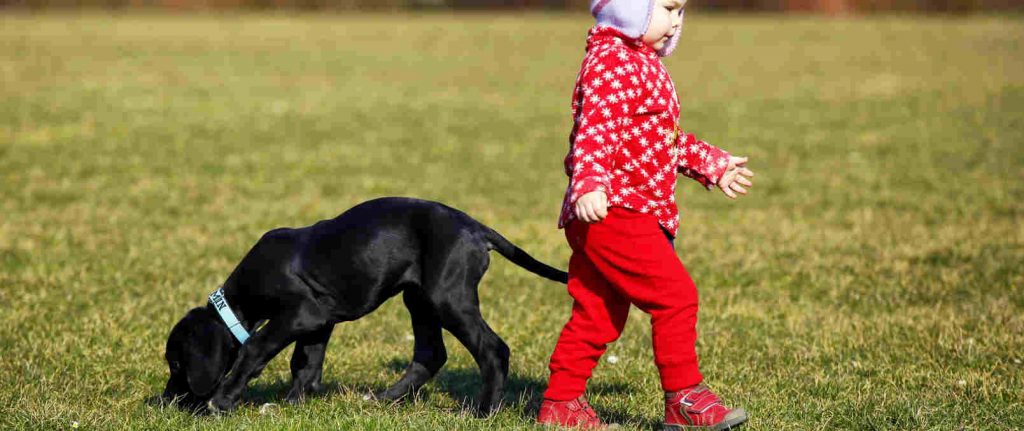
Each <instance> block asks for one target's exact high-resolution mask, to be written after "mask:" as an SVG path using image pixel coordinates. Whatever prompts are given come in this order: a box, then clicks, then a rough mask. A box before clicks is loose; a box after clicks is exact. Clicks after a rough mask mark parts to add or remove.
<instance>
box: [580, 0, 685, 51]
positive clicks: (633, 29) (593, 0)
mask: <svg viewBox="0 0 1024 431" xmlns="http://www.w3.org/2000/svg"><path fill="white" fill-rule="evenodd" d="M653 11H654V0H590V14H591V15H594V18H596V19H597V25H599V26H608V27H612V28H614V29H616V30H618V31H620V32H622V34H624V35H626V37H631V38H634V39H640V38H642V37H643V36H644V33H647V27H649V26H650V24H651V13H652V12H653ZM681 31H682V28H680V29H679V31H676V34H674V35H672V37H671V38H670V39H669V40H668V41H667V42H665V46H663V47H662V48H661V49H659V50H658V55H660V56H662V57H665V56H668V55H669V54H671V53H672V51H673V50H675V49H676V44H677V43H678V42H679V33H680V32H681Z"/></svg>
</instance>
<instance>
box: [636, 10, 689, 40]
mask: <svg viewBox="0 0 1024 431" xmlns="http://www.w3.org/2000/svg"><path fill="white" fill-rule="evenodd" d="M684 6H686V0H654V10H653V11H651V23H650V24H649V25H648V26H647V33H644V38H643V40H644V43H646V44H647V46H650V47H651V48H654V49H656V50H657V49H661V48H662V47H664V46H665V43H667V42H668V40H669V39H671V38H672V36H674V35H675V34H676V32H677V31H679V28H680V27H681V26H682V25H683V7H684Z"/></svg>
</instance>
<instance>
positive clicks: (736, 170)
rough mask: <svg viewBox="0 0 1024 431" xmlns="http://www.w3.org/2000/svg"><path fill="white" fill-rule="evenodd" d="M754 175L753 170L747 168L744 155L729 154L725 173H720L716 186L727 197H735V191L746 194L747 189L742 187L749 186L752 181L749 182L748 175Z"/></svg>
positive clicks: (751, 184)
mask: <svg viewBox="0 0 1024 431" xmlns="http://www.w3.org/2000/svg"><path fill="white" fill-rule="evenodd" d="M753 176H754V172H753V171H751V170H750V169H747V158H746V157H733V156H729V167H728V168H726V169H725V173H724V174H722V178H719V179H718V188H719V189H721V190H722V193H725V195H726V196H728V197H729V199H736V198H737V197H739V196H737V195H736V193H739V194H741V195H745V194H747V189H745V188H743V187H744V186H746V187H751V186H753V185H754V183H752V182H750V177H753Z"/></svg>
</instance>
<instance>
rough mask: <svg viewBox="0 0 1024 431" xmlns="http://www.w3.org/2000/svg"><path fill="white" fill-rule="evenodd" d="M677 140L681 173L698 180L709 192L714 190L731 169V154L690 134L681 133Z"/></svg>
mask: <svg viewBox="0 0 1024 431" xmlns="http://www.w3.org/2000/svg"><path fill="white" fill-rule="evenodd" d="M677 139H678V140H679V141H678V146H677V148H679V173H681V174H683V175H685V176H687V177H690V178H693V179H694V180H697V182H699V183H701V185H703V186H704V187H706V188H707V189H708V190H711V189H712V188H714V187H715V184H718V179H719V178H721V177H722V174H724V173H725V170H726V168H728V167H729V156H730V154H729V152H727V151H725V150H723V149H721V148H718V147H716V146H714V145H711V144H709V143H707V142H704V141H701V140H698V139H697V138H696V137H694V136H693V135H692V134H689V133H680V134H679V137H678V138H677Z"/></svg>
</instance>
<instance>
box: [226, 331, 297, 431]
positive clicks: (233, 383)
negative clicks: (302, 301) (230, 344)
mask: <svg viewBox="0 0 1024 431" xmlns="http://www.w3.org/2000/svg"><path fill="white" fill-rule="evenodd" d="M295 322H296V318H294V317H291V318H289V317H281V318H276V319H271V320H270V322H268V323H267V324H266V326H264V327H263V329H260V331H259V332H257V333H256V334H253V336H252V337H250V338H249V340H248V341H246V343H245V344H244V345H242V348H241V349H240V350H239V352H238V358H237V359H235V364H234V365H233V366H232V367H231V370H230V371H229V372H228V374H227V376H226V377H225V378H224V381H223V382H222V383H221V385H220V386H219V387H218V388H217V390H216V391H215V392H214V393H213V397H212V398H210V401H209V402H208V403H207V407H208V408H209V409H210V411H211V412H213V413H217V412H222V411H228V410H231V409H233V408H234V407H235V405H236V404H238V400H239V399H240V398H241V396H242V392H243V391H245V387H246V385H247V384H248V383H249V380H251V379H252V378H253V377H255V376H256V375H259V373H260V372H261V371H263V368H264V367H266V366H267V363H268V362H270V360H271V359H272V358H273V357H274V356H275V355H277V354H278V353H279V352H280V351H281V350H282V349H284V348H285V347H286V346H288V344H289V343H291V342H292V341H294V340H295V338H296V337H298V336H300V335H302V332H299V331H297V330H296V329H297V328H299V327H300V326H299V325H296V324H295Z"/></svg>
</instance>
